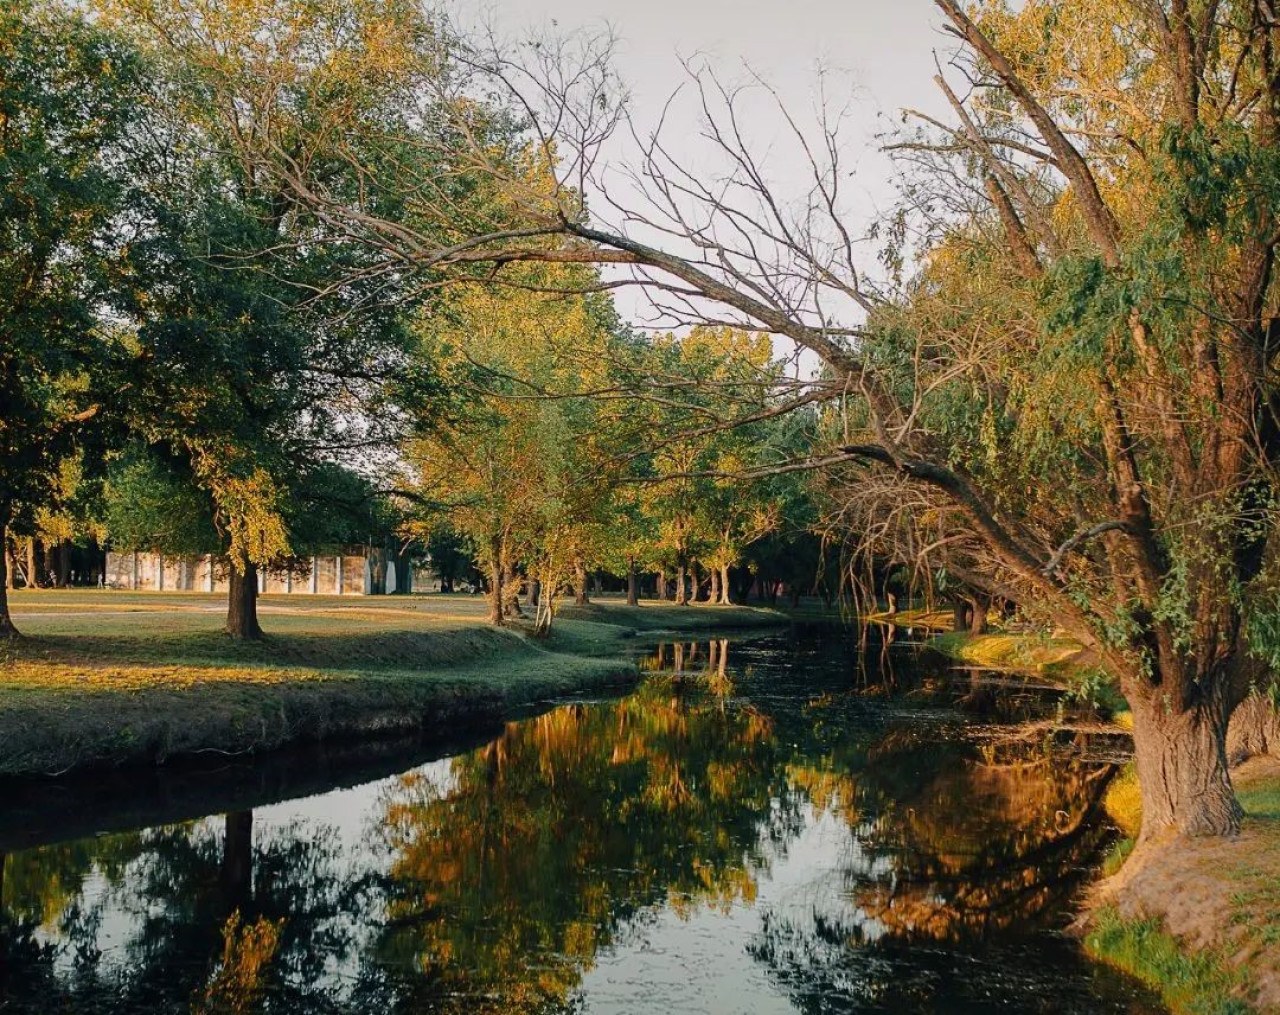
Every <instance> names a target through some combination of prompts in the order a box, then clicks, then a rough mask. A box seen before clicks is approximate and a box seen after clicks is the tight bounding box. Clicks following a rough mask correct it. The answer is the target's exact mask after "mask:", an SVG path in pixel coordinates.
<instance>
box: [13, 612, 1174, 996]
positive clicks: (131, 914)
mask: <svg viewBox="0 0 1280 1015" xmlns="http://www.w3.org/2000/svg"><path fill="white" fill-rule="evenodd" d="M635 651H636V652H637V653H638V654H640V655H641V656H642V659H643V662H644V665H645V666H646V668H647V669H649V670H651V671H652V672H651V673H650V675H649V676H648V677H647V678H646V679H645V681H644V682H643V683H642V684H641V685H640V686H639V688H638V689H637V690H635V691H634V692H633V693H631V694H629V695H627V696H626V697H621V698H614V699H609V700H599V701H594V700H593V701H581V702H567V703H560V704H557V705H555V706H554V707H552V708H550V709H549V710H547V711H544V712H542V713H541V714H538V715H533V716H531V717H529V718H525V719H521V720H518V721H513V722H511V723H508V724H507V725H506V726H504V727H503V728H501V729H497V730H493V731H490V732H489V733H488V734H484V735H475V736H473V737H471V738H470V739H469V740H468V741H463V742H460V743H458V744H455V745H451V746H449V747H447V748H444V747H441V746H439V745H437V746H435V747H432V746H429V745H428V746H423V745H413V744H410V745H385V744H384V745H372V746H369V745H366V746H364V747H352V746H348V747H342V746H337V747H334V748H331V749H330V750H328V751H325V752H320V751H310V752H295V753H291V754H283V755H279V756H276V757H273V758H268V759H263V760H260V761H257V762H254V763H240V762H228V763H226V764H222V765H216V764H203V765H201V766H199V767H188V768H185V769H175V770H174V771H172V772H156V773H151V772H148V773H144V774H136V773H135V774H127V773H126V774H120V775H117V776H116V777H114V778H113V779H108V780H103V779H95V780H88V779H86V780H82V781H69V780H62V781H58V782H50V783H42V784H32V785H26V784H24V785H22V786H11V787H8V788H7V790H6V793H7V798H8V799H7V803H6V805H5V807H4V809H3V811H0V855H2V856H3V865H2V866H0V871H2V872H3V883H2V885H0V902H2V906H3V908H2V910H0V1013H10V1012H21V1013H24V1015H27V1013H36V1012H39V1013H42V1015H43V1013H54V1012H112V1013H119V1015H131V1013H135V1012H139V1013H140V1012H161V1013H168V1012H184V1013H185V1012H194V1013H213V1012H236V1013H239V1012H257V1011H266V1012H288V1013H339V1012H342V1013H346V1012H376V1013H381V1015H390V1013H401V1012H405V1013H407V1012H449V1013H455V1012H456V1013H464V1012H465V1013H494V1015H497V1013H526V1012H528V1013H544V1012H545V1013H552V1012H574V1013H578V1012H582V1013H620V1015H621V1013H626V1015H646V1013H655V1015H676V1013H682V1012H699V1013H701V1012H716V1013H720V1012H723V1013H738V1012H742V1013H789V1012H805V1013H837V1012H893V1013H902V1012H908V1013H909V1012H974V1013H977V1012H1006V1011H1007V1012H1046V1013H1047V1012H1055V1013H1059V1012H1080V1013H1086V1012H1087V1013H1099V1012H1133V1013H1142V1012H1159V1011H1161V1010H1162V1009H1161V1008H1160V1007H1159V1006H1158V1005H1156V1004H1155V1003H1154V1002H1153V1001H1151V1000H1150V999H1149V998H1148V997H1147V996H1146V995H1144V994H1143V993H1142V991H1141V990H1140V989H1139V988H1137V987H1136V986H1135V985H1133V983H1132V982H1130V981H1127V980H1125V979H1123V978H1121V977H1119V976H1118V975H1116V974H1113V973H1111V972H1109V971H1108V970H1106V969H1104V968H1101V967H1099V966H1096V965H1094V964H1092V963H1090V962H1089V961H1088V960H1087V959H1086V958H1085V957H1084V956H1083V954H1082V953H1081V952H1080V950H1079V948H1078V947H1077V945H1076V944H1075V943H1074V941H1073V940H1072V939H1071V938H1069V937H1067V936H1066V935H1065V934H1064V933H1063V932H1062V931H1063V927H1064V926H1065V925H1066V923H1067V922H1068V920H1069V919H1070V915H1071V914H1070V907H1071V904H1072V900H1073V894H1074V892H1075V891H1076V890H1077V888H1078V887H1079V885H1080V883H1081V881H1082V879H1084V878H1086V877H1088V876H1089V874H1090V867H1091V865H1092V864H1094V863H1095V862H1096V858H1097V854H1098V851H1099V849H1100V848H1101V846H1102V845H1103V843H1104V842H1105V837H1106V835H1107V830H1106V828H1105V821H1104V820H1103V819H1101V818H1100V816H1099V806H1098V801H1099V798H1100V795H1101V792H1102V789H1103V787H1104V785H1105V781H1106V777H1107V774H1108V773H1109V771H1110V768H1109V764H1108V762H1109V760H1111V759H1112V755H1111V752H1112V751H1113V750H1114V748H1115V745H1108V744H1107V743H1105V742H1103V743H1099V742H1098V741H1097V739H1096V738H1094V739H1092V740H1089V741H1085V740H1081V739H1078V738H1063V737H1061V736H1059V737H1057V738H1049V737H1048V736H1047V734H1046V733H1045V732H1044V730H1043V729H1041V728H1038V727H1036V726H1034V723H1035V721H1036V720H1037V719H1044V718H1047V717H1051V716H1053V715H1054V714H1055V711H1056V710H1057V709H1058V708H1059V705H1058V703H1057V701H1056V700H1055V698H1054V697H1053V695H1051V694H1048V693H1046V692H1044V691H1043V690H1039V689H1037V688H1035V687H1033V686H1031V685H1028V684H1024V683H1022V682H1020V681H1016V680H989V679H984V678H982V677H980V676H973V675H969V674H965V673H962V672H959V671H954V670H951V671H949V670H947V669H946V668H945V667H943V666H942V665H940V664H939V663H937V662H936V661H933V662H930V661H927V660H924V659H921V658H919V657H918V656H917V654H916V653H915V651H914V650H912V649H911V648H910V647H909V646H897V647H894V648H892V649H884V648H883V646H879V645H872V646H870V647H869V648H868V649H867V650H866V651H865V652H862V651H860V650H859V649H858V647H857V646H856V645H855V644H854V643H852V642H850V641H848V640H847V639H845V638H842V637H837V636H835V635H832V634H826V635H806V634H804V633H799V632H793V633H790V634H788V635H786V636H773V637H769V638H759V639H751V640H743V641H728V640H724V641H714V642H710V643H708V642H706V641H702V642H700V643H694V642H685V643H683V644H672V643H667V644H664V645H662V646H661V648H657V647H656V646H655V645H652V644H650V645H649V646H648V647H641V646H637V647H636V649H635Z"/></svg>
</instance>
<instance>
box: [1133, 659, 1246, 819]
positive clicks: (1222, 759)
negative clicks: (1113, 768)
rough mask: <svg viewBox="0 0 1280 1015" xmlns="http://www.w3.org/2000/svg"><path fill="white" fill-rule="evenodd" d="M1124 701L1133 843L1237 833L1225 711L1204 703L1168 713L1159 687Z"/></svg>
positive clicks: (1239, 815)
mask: <svg viewBox="0 0 1280 1015" xmlns="http://www.w3.org/2000/svg"><path fill="white" fill-rule="evenodd" d="M1170 683H1172V682H1170ZM1127 697H1128V698H1129V705H1130V707H1131V708H1132V709H1133V746H1134V760H1135V762H1136V764H1137V769H1138V784H1139V786H1140V787H1141V791H1142V832H1141V834H1140V836H1139V842H1146V841H1147V840H1149V839H1152V838H1154V837H1156V836H1159V835H1162V834H1164V833H1167V832H1176V833H1178V834H1180V835H1188V836H1194V835H1234V834H1235V833H1236V832H1238V831H1239V830H1240V821H1241V818H1242V817H1243V812H1242V811H1241V809H1240V804H1239V803H1238V802H1237V801H1236V796H1235V792H1234V790H1233V789H1232V788H1231V775H1230V773H1229V772H1228V768H1227V751H1226V730H1227V710H1226V708H1225V707H1223V706H1222V705H1221V704H1220V703H1218V702H1214V701H1208V702H1204V703H1201V704H1198V705H1195V706H1193V707H1191V708H1188V709H1186V710H1185V711H1180V712H1179V711H1174V709H1172V708H1171V707H1170V705H1169V703H1168V701H1167V700H1166V696H1165V695H1164V694H1162V693H1161V690H1160V688H1159V687H1156V688H1152V689H1146V688H1144V689H1143V690H1141V691H1139V692H1137V693H1133V694H1127Z"/></svg>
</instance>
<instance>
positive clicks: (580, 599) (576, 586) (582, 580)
mask: <svg viewBox="0 0 1280 1015" xmlns="http://www.w3.org/2000/svg"><path fill="white" fill-rule="evenodd" d="M573 601H574V602H575V603H576V604H577V605H578V606H586V605H587V603H589V602H591V598H590V597H589V596H588V595H587V565H586V564H583V563H577V564H574V565H573Z"/></svg>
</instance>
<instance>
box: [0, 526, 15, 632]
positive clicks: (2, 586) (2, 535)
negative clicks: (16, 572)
mask: <svg viewBox="0 0 1280 1015" xmlns="http://www.w3.org/2000/svg"><path fill="white" fill-rule="evenodd" d="M0 545H2V546H3V547H4V553H0V639H9V638H16V637H17V636H18V629H17V628H16V627H14V626H13V618H12V617H11V616H9V589H11V588H12V587H13V582H12V579H13V574H12V571H11V570H10V568H11V567H12V563H11V561H12V558H11V557H10V555H9V507H8V505H5V506H4V508H0Z"/></svg>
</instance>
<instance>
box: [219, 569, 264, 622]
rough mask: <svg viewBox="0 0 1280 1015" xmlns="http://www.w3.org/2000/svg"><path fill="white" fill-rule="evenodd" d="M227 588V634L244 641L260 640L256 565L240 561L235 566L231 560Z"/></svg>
mask: <svg viewBox="0 0 1280 1015" xmlns="http://www.w3.org/2000/svg"><path fill="white" fill-rule="evenodd" d="M227 586H228V592H227V627H226V631H227V634H229V635H231V637H233V638H242V639H244V640H246V641H253V640H256V639H258V638H261V637H262V628H261V626H260V625H259V624H258V565H257V564H255V563H254V562H253V561H251V560H243V559H242V560H241V561H240V562H239V566H237V565H236V562H235V561H234V560H233V561H232V562H231V576H230V581H228V583H227Z"/></svg>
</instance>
